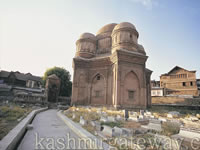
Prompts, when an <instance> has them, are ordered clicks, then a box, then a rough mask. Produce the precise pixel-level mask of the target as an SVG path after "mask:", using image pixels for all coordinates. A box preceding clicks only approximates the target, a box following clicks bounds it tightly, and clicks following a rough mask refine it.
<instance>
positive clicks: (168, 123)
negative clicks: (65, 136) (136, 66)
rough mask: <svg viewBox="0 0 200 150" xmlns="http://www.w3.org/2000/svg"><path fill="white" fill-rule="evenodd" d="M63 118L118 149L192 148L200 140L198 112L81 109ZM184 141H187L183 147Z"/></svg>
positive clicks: (69, 110) (183, 110) (72, 109)
mask: <svg viewBox="0 0 200 150" xmlns="http://www.w3.org/2000/svg"><path fill="white" fill-rule="evenodd" d="M181 110H182V111H181ZM63 114H64V115H66V116H67V117H68V118H69V119H71V120H72V121H74V122H75V123H77V124H80V125H81V126H82V127H83V128H84V129H86V130H87V131H89V132H90V133H92V134H93V135H95V136H97V137H98V138H100V139H102V140H103V141H104V142H106V143H108V144H109V145H111V146H114V147H117V148H118V149H135V148H142V147H145V148H146V149H159V148H162V149H169V146H171V147H172V148H173V149H179V147H180V146H181V147H182V148H185V147H189V148H191V143H190V142H191V141H190V139H192V138H194V137H196V138H200V130H199V128H200V115H199V114H198V113H197V111H195V110H185V109H176V111H175V110H174V108H167V107H165V108H155V107H152V108H151V109H149V110H135V111H133V110H130V111H126V110H113V109H109V108H106V107H91V106H78V107H70V108H69V109H68V110H64V111H63ZM180 138H184V139H183V141H182V142H181V143H179V142H178V139H180ZM155 139H156V140H155ZM152 141H153V143H154V145H152ZM155 141H156V142H155ZM166 141H167V142H166ZM189 141H190V142H189ZM168 142H169V143H170V144H169V143H168ZM166 143H168V144H167V145H166ZM195 144H197V145H198V144H199V143H195ZM156 146H157V147H156Z"/></svg>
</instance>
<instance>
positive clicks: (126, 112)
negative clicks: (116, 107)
mask: <svg viewBox="0 0 200 150" xmlns="http://www.w3.org/2000/svg"><path fill="white" fill-rule="evenodd" d="M124 118H125V120H127V119H128V118H129V114H128V110H126V109H125V110H124Z"/></svg>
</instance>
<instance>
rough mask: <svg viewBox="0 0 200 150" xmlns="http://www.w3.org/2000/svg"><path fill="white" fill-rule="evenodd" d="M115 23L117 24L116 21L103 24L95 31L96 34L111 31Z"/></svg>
mask: <svg viewBox="0 0 200 150" xmlns="http://www.w3.org/2000/svg"><path fill="white" fill-rule="evenodd" d="M116 25H117V24H116V23H110V24H107V25H105V26H103V27H102V28H101V29H99V31H98V32H97V35H99V34H102V33H106V32H112V30H113V29H114V27H115V26H116Z"/></svg>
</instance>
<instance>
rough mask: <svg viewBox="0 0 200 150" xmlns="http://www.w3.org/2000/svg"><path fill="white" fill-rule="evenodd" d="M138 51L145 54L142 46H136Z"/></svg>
mask: <svg viewBox="0 0 200 150" xmlns="http://www.w3.org/2000/svg"><path fill="white" fill-rule="evenodd" d="M138 49H139V52H141V53H143V54H146V52H145V50H144V47H143V46H142V45H140V44H138Z"/></svg>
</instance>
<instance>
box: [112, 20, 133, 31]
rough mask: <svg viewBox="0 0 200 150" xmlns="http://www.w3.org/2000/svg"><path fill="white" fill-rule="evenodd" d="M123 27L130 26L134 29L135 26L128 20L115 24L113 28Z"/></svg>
mask: <svg viewBox="0 0 200 150" xmlns="http://www.w3.org/2000/svg"><path fill="white" fill-rule="evenodd" d="M123 28H131V29H134V30H136V28H135V26H134V25H133V24H131V23H129V22H121V23H120V24H118V25H116V26H115V28H114V29H113V30H118V29H123Z"/></svg>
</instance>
